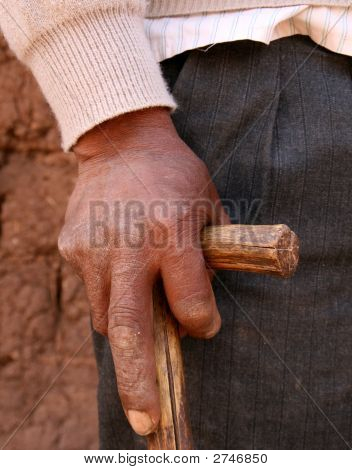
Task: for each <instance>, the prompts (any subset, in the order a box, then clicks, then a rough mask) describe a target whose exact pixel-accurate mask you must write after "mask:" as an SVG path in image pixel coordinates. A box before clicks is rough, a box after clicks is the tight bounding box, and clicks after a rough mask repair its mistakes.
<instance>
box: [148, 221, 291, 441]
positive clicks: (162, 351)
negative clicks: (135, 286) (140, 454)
mask: <svg viewBox="0 0 352 470" xmlns="http://www.w3.org/2000/svg"><path fill="white" fill-rule="evenodd" d="M201 241H202V248H203V253H204V257H205V260H206V263H207V265H208V266H209V267H210V268H213V269H227V270H236V271H248V272H254V273H261V274H271V275H275V276H278V277H283V278H287V277H290V276H291V275H292V274H293V273H294V272H295V270H296V267H297V264H298V252H299V247H298V238H297V236H296V235H295V233H294V232H292V231H291V230H290V229H289V228H288V227H287V225H283V224H280V225H221V226H212V227H206V228H205V229H204V230H203V232H202V236H201ZM153 302H154V345H155V360H156V367H157V380H158V386H159V391H160V404H161V418H160V423H159V426H158V428H157V430H156V432H154V433H153V434H150V435H149V436H148V449H169V450H172V449H180V450H182V449H183V450H185V449H192V448H193V447H192V433H191V427H190V424H189V419H188V413H187V403H186V389H185V381H184V373H183V365H182V352H181V345H180V338H179V334H178V327H177V322H176V320H175V318H174V317H173V315H172V314H171V312H170V309H169V306H168V303H167V301H166V298H165V295H164V292H163V288H162V284H161V281H159V282H158V283H157V284H156V285H155V288H154V294H153Z"/></svg>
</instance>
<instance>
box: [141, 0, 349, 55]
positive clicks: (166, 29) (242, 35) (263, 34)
mask: <svg viewBox="0 0 352 470" xmlns="http://www.w3.org/2000/svg"><path fill="white" fill-rule="evenodd" d="M351 3H352V2H351ZM145 31H146V35H147V38H148V40H149V41H150V44H151V47H152V50H153V52H154V55H155V57H156V59H157V60H158V61H159V62H160V61H162V60H164V59H167V58H169V57H172V56H174V55H176V54H180V53H181V52H184V51H186V50H189V49H196V48H199V47H201V48H203V47H204V48H206V47H211V45H213V44H217V43H221V42H228V41H238V40H241V39H250V40H253V41H260V42H263V43H265V44H269V43H270V42H271V41H274V40H275V39H279V38H282V37H286V36H292V35H294V34H303V35H307V36H309V37H310V38H311V39H312V40H313V41H315V42H316V43H317V44H320V45H321V46H323V47H325V48H327V49H330V50H331V51H334V52H338V53H340V54H346V55H349V56H352V9H350V7H325V6H309V5H297V6H293V7H280V8H254V9H247V10H236V11H226V12H220V13H203V14H201V15H188V16H175V17H163V18H153V19H146V20H145Z"/></svg>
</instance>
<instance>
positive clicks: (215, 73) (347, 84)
mask: <svg viewBox="0 0 352 470" xmlns="http://www.w3.org/2000/svg"><path fill="white" fill-rule="evenodd" d="M162 65H163V71H164V75H165V77H166V79H167V80H168V81H169V84H170V88H171V89H172V91H173V94H174V96H175V97H176V100H177V102H178V104H179V108H178V110H177V111H176V112H175V113H174V115H173V120H174V123H175V125H176V128H177V130H178V132H179V134H180V136H181V137H182V138H183V139H184V140H185V142H186V143H187V144H188V145H189V146H190V147H191V148H192V149H193V150H194V151H195V152H196V154H197V155H199V157H200V158H202V159H203V160H204V161H205V162H206V164H207V165H208V168H209V171H210V173H211V174H212V175H213V176H214V181H215V183H216V186H217V188H218V190H219V193H220V196H221V197H222V198H224V199H225V200H227V201H230V206H231V209H230V212H231V217H232V221H233V222H234V223H237V222H241V223H258V224H272V223H286V224H288V225H289V226H290V227H291V228H292V229H293V230H295V231H296V232H297V233H298V235H299V236H300V238H301V262H300V267H299V270H298V272H297V274H296V275H295V277H294V278H293V279H289V280H285V281H283V280H279V279H272V278H269V277H264V276H260V275H255V274H247V273H232V272H221V273H218V275H219V279H218V280H215V282H214V290H215V293H216V297H217V301H218V305H219V309H220V312H221V314H222V319H223V325H222V329H221V332H220V333H219V334H218V335H217V337H216V338H214V339H212V340H210V341H202V340H194V339H192V338H185V339H184V340H183V352H184V358H185V367H186V380H187V386H188V395H189V403H190V411H191V422H192V427H193V434H194V440H195V444H196V447H197V448H198V449H304V448H317V449H324V448H327V449H338V448H347V447H348V446H349V445H350V443H351V444H352V266H351V255H352V230H351V229H352V226H351V225H352V224H351V222H352V183H351V178H352V131H351V124H352V81H351V70H352V59H351V58H349V57H346V56H342V55H338V54H335V53H332V52H329V51H327V50H325V49H323V48H321V47H318V46H316V45H315V44H314V43H313V42H312V41H311V40H310V39H308V38H306V37H303V36H293V37H289V38H285V39H280V40H277V41H275V42H273V43H272V44H271V45H270V46H265V45H263V44H260V43H255V42H250V41H240V42H234V43H226V44H219V45H216V46H213V47H211V48H210V49H209V50H208V51H207V52H202V51H199V50H194V51H190V52H186V53H184V54H181V55H179V56H177V57H175V58H172V59H169V60H167V61H164V63H163V64H162ZM224 286H225V287H224ZM94 343H95V351H96V356H97V363H98V369H99V377H100V381H99V389H98V404H99V419H100V442H101V448H102V449H140V448H144V446H145V443H144V440H143V439H142V438H139V437H137V436H136V435H134V434H133V432H132V431H131V430H130V428H129V426H128V424H127V421H126V419H125V417H124V414H123V411H122V408H121V406H120V402H119V400H118V397H117V393H116V383H115V377H114V370H113V364H112V359H111V353H110V349H109V346H108V343H107V341H106V340H105V338H103V337H102V336H100V335H98V334H94Z"/></svg>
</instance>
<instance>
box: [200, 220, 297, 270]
mask: <svg viewBox="0 0 352 470" xmlns="http://www.w3.org/2000/svg"><path fill="white" fill-rule="evenodd" d="M202 248H203V253H204V257H205V259H206V262H207V264H208V265H209V266H210V267H211V268H213V269H230V270H236V271H249V272H255V273H262V274H272V275H276V276H280V277H289V276H291V275H292V274H293V273H294V272H295V270H296V268H297V264H298V249H299V245H298V238H297V235H296V234H295V233H294V232H292V231H291V230H290V229H289V228H288V227H287V225H284V224H278V225H219V226H213V227H206V228H205V229H204V230H203V233H202Z"/></svg>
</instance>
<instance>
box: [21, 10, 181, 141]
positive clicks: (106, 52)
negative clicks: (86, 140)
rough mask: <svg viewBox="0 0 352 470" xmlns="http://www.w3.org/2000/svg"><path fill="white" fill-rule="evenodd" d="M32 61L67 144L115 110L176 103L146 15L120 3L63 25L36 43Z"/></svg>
mask: <svg viewBox="0 0 352 470" xmlns="http://www.w3.org/2000/svg"><path fill="white" fill-rule="evenodd" d="M26 63H27V64H28V65H29V66H30V68H31V69H32V72H33V74H34V75H35V77H36V79H37V80H38V82H39V84H40V86H41V88H42V90H43V93H44V95H45V97H46V99H47V101H48V102H49V104H50V106H51V108H52V110H53V112H54V114H55V115H56V118H57V120H58V123H59V126H60V129H61V135H62V146H63V148H64V150H68V149H70V148H71V147H72V145H74V144H75V142H76V141H77V139H78V138H79V137H80V136H81V135H83V134H84V133H85V132H87V131H88V130H89V129H91V128H93V127H94V126H96V125H97V124H100V123H102V122H103V121H106V120H108V119H111V118H113V117H115V116H118V115H121V114H124V113H127V112H131V111H136V110H138V109H143V108H149V107H154V106H165V107H169V108H171V109H174V108H175V107H176V105H175V102H174V100H173V98H172V96H171V95H170V94H169V92H168V90H167V87H166V84H165V82H164V80H163V78H162V74H161V71H160V67H159V64H158V63H157V62H156V60H155V58H154V56H153V54H152V52H151V50H150V46H149V43H148V41H147V39H146V37H145V34H144V26H143V19H142V18H140V17H137V16H130V15H128V14H122V15H121V14H119V13H118V12H117V11H115V10H114V9H108V10H104V11H93V12H89V13H85V15H84V16H82V17H78V18H75V19H74V20H72V21H70V22H68V23H64V24H61V25H58V26H57V27H56V28H55V30H54V31H49V32H46V33H45V35H43V36H41V37H40V38H39V39H37V41H35V43H34V47H33V48H32V50H31V52H30V54H28V55H27V57H26Z"/></svg>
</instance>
